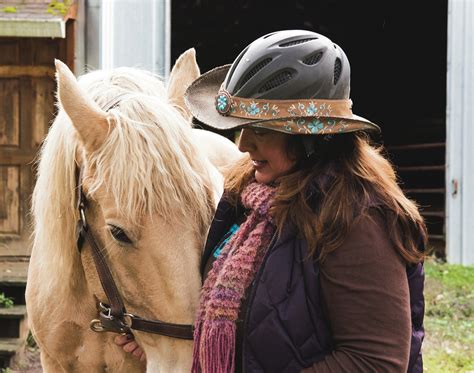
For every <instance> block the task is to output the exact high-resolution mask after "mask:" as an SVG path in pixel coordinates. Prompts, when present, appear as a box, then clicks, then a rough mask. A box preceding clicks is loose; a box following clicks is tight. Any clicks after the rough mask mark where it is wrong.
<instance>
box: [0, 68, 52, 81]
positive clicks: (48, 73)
mask: <svg viewBox="0 0 474 373" xmlns="http://www.w3.org/2000/svg"><path fill="white" fill-rule="evenodd" d="M55 72H56V70H55V69H54V67H52V66H15V65H12V66H0V78H19V77H22V76H27V77H31V78H45V77H50V78H53V79H54V74H55Z"/></svg>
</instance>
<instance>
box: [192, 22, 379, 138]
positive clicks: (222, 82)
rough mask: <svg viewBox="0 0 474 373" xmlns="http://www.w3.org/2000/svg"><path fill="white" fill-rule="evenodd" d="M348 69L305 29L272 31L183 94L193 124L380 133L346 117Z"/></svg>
mask: <svg viewBox="0 0 474 373" xmlns="http://www.w3.org/2000/svg"><path fill="white" fill-rule="evenodd" d="M349 91H350V66H349V61H348V60H347V57H346V55H345V53H344V52H343V51H342V49H341V48H340V47H339V46H338V45H337V44H334V43H333V42H332V41H331V40H329V39H328V38H327V37H325V36H323V35H320V34H317V33H315V32H311V31H301V30H288V31H278V32H274V33H271V34H268V35H265V36H262V37H260V38H258V39H257V40H255V41H254V42H253V43H251V44H250V45H249V46H248V47H246V48H245V49H244V50H243V51H242V52H241V53H240V54H239V56H238V57H237V58H236V59H235V61H234V63H233V64H232V65H231V66H229V65H226V66H221V67H217V68H215V69H213V70H211V71H209V72H207V73H205V74H203V75H201V76H200V77H199V78H198V79H196V80H195V81H194V82H193V83H192V84H191V86H190V87H189V88H188V90H187V91H186V94H185V101H186V104H187V106H188V108H189V110H190V111H191V113H192V114H193V116H194V117H195V119H196V120H197V121H199V122H202V123H205V124H207V125H208V126H211V127H214V128H217V129H231V128H241V127H245V126H252V127H262V128H268V129H272V130H275V131H281V132H286V133H290V134H305V135H323V134H336V133H344V132H353V131H360V130H367V131H368V130H374V131H380V128H379V127H378V126H377V125H376V124H374V123H372V122H370V121H369V120H367V119H364V118H362V117H359V116H357V115H355V114H353V113H352V101H351V100H350V99H349Z"/></svg>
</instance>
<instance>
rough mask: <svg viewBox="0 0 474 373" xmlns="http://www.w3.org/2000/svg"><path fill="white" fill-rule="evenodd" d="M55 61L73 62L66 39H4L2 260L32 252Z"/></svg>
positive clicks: (0, 58) (0, 50)
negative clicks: (33, 200)
mask: <svg viewBox="0 0 474 373" xmlns="http://www.w3.org/2000/svg"><path fill="white" fill-rule="evenodd" d="M68 57H69V58H68ZM55 58H59V59H62V60H63V61H66V62H67V61H68V60H69V61H70V59H71V47H70V46H69V48H68V43H67V41H66V40H65V39H46V38H0V256H24V255H28V254H29V252H30V245H29V235H30V221H29V208H30V196H31V192H32V189H33V184H34V160H35V156H36V153H37V150H38V149H39V146H40V145H41V142H42V141H43V139H44V136H45V135H46V133H47V130H48V128H49V125H50V123H51V121H52V119H53V118H54V113H55V107H54V92H55V81H54V71H55V70H54V59H55Z"/></svg>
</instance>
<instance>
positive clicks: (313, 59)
mask: <svg viewBox="0 0 474 373" xmlns="http://www.w3.org/2000/svg"><path fill="white" fill-rule="evenodd" d="M322 57H323V52H318V53H313V54H312V55H310V56H308V57H306V58H305V59H304V60H303V61H302V62H303V63H304V64H305V65H310V66H311V65H316V64H317V63H318V62H319V61H320V60H321V58H322Z"/></svg>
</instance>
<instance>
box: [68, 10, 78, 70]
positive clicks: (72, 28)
mask: <svg viewBox="0 0 474 373" xmlns="http://www.w3.org/2000/svg"><path fill="white" fill-rule="evenodd" d="M75 57H76V21H75V20H72V19H70V20H69V21H67V23H66V64H67V65H68V66H69V68H70V69H71V71H72V72H76V66H75V59H76V58H75Z"/></svg>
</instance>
